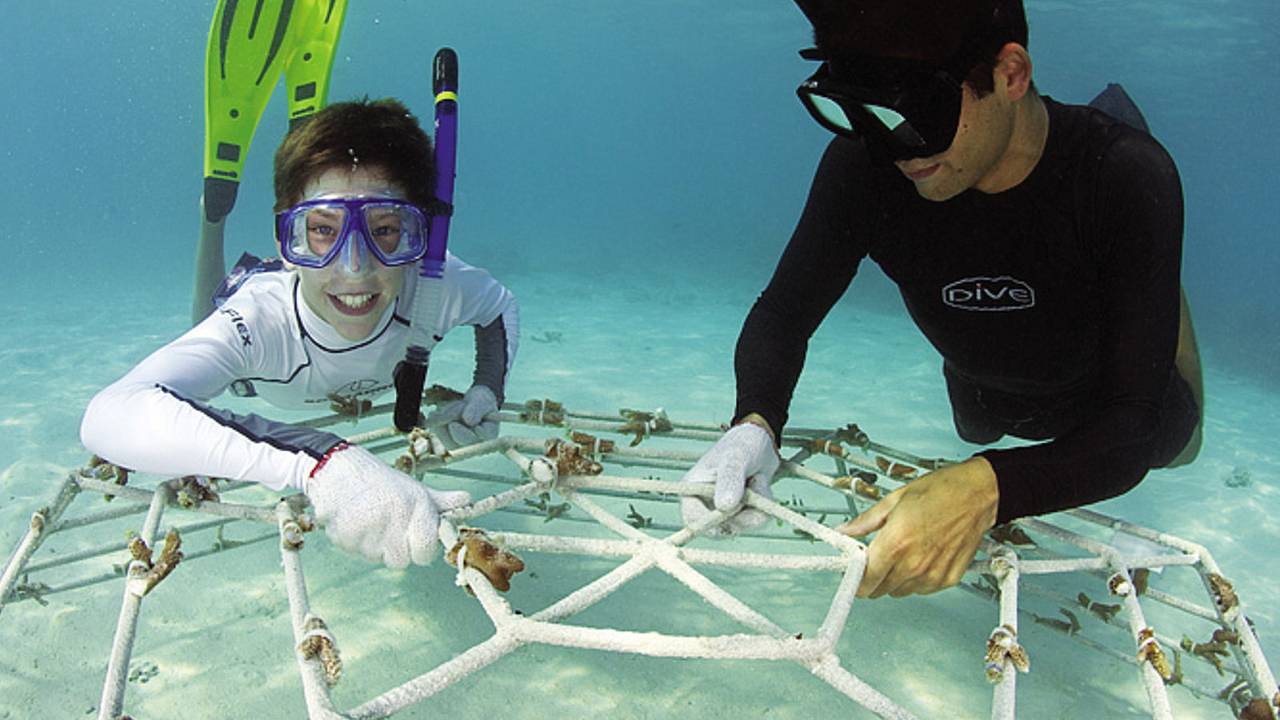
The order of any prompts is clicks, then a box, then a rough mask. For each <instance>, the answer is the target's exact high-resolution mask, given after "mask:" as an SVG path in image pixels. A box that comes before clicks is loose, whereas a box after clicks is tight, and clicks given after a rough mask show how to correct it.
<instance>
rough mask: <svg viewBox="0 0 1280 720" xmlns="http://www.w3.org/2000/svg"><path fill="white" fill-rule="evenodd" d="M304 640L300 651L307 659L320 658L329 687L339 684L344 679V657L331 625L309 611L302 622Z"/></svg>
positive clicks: (299, 645) (299, 648) (299, 644)
mask: <svg viewBox="0 0 1280 720" xmlns="http://www.w3.org/2000/svg"><path fill="white" fill-rule="evenodd" d="M302 632H303V636H302V642H300V643H298V652H300V653H302V657H303V658H305V659H307V660H314V659H316V658H319V659H320V664H321V666H322V667H323V668H324V681H325V683H326V684H327V685H328V686H329V687H333V686H334V685H337V684H338V680H340V679H342V657H341V656H340V655H339V654H338V644H337V643H336V642H335V641H334V639H333V635H332V634H331V633H330V632H329V627H328V626H327V625H325V624H324V620H321V619H320V618H319V617H318V616H316V615H313V614H310V613H308V614H307V617H306V619H305V620H304V621H303V624H302Z"/></svg>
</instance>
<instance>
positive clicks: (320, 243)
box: [276, 196, 427, 271]
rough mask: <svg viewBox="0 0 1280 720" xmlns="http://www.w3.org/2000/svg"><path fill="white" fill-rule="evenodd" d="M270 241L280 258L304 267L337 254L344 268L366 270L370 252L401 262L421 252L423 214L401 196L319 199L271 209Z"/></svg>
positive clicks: (391, 263)
mask: <svg viewBox="0 0 1280 720" xmlns="http://www.w3.org/2000/svg"><path fill="white" fill-rule="evenodd" d="M276 239H277V240H278V241H279V243H280V253H281V255H283V256H284V259H285V260H288V261H289V262H291V263H293V264H294V265H300V266H302V267H309V268H322V267H326V266H328V265H329V264H330V263H332V262H333V261H334V260H335V259H337V258H338V257H339V256H341V257H342V258H343V264H344V265H346V266H347V268H348V270H349V271H357V270H356V269H357V268H359V269H360V270H367V269H368V268H369V260H370V259H371V258H370V255H372V256H373V257H376V258H377V259H378V260H379V261H380V262H381V263H382V264H383V265H387V266H395V265H407V264H409V263H412V262H417V261H418V260H421V259H422V256H423V255H424V254H425V253H426V251H427V215H426V214H425V213H424V212H423V211H422V209H421V208H419V207H418V206H417V205H414V204H413V203H411V202H408V201H407V200H399V199H396V198H388V197H375V196H357V197H328V198H326V197H320V198H316V199H312V200H306V201H304V202H301V203H298V204H297V205H294V206H293V207H291V208H289V209H287V210H283V211H281V212H279V213H276Z"/></svg>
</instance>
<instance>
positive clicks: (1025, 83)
mask: <svg viewBox="0 0 1280 720" xmlns="http://www.w3.org/2000/svg"><path fill="white" fill-rule="evenodd" d="M992 73H993V74H994V77H993V78H992V80H994V81H995V86H996V87H1000V80H1001V79H1003V80H1004V86H1005V87H1006V88H1007V92H1008V94H1009V99H1010V100H1021V99H1022V96H1024V95H1026V94H1027V91H1029V90H1030V89H1031V54H1030V53H1028V52H1027V49H1026V48H1025V47H1023V46H1021V45H1019V44H1018V43H1015V42H1011V43H1006V44H1005V46H1004V47H1002V48H1000V52H999V53H997V54H996V62H995V67H994V68H993V69H992Z"/></svg>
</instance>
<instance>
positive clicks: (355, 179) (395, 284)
mask: <svg viewBox="0 0 1280 720" xmlns="http://www.w3.org/2000/svg"><path fill="white" fill-rule="evenodd" d="M322 195H324V196H335V197H353V196H356V195H383V196H386V197H394V198H401V199H403V198H404V197H405V195H404V191H403V190H402V189H401V188H398V187H396V186H395V185H393V184H392V183H391V181H390V180H388V179H387V177H386V175H385V173H383V172H382V171H381V169H379V168H364V167H357V168H356V169H355V170H354V171H352V170H350V169H348V168H330V169H329V170H327V171H325V172H324V173H322V174H321V175H319V176H318V177H316V178H314V179H312V180H311V181H310V182H308V183H307V186H306V188H305V189H304V190H303V197H304V198H315V197H319V196H322ZM343 255H344V256H345V255H346V253H343ZM409 267H412V265H399V266H396V267H387V266H386V265H383V264H382V262H381V261H380V260H378V259H377V258H376V257H374V256H373V254H372V253H370V252H368V250H367V249H363V251H362V252H360V253H356V254H355V257H354V258H352V262H351V264H350V265H349V264H348V262H347V260H346V258H345V257H338V258H335V259H334V261H333V262H332V263H330V264H329V265H328V266H326V267H322V268H307V267H298V268H297V273H298V281H299V284H300V286H301V291H302V298H303V300H304V301H305V302H306V303H307V307H308V308H310V309H311V311H312V312H314V313H315V314H316V315H318V316H320V319H322V320H324V321H325V322H327V323H329V324H330V325H332V326H333V328H334V329H335V330H337V331H338V334H339V335H341V336H342V337H344V338H346V339H347V340H352V341H359V340H363V339H365V338H367V337H369V336H370V335H372V334H373V332H374V330H376V329H377V326H378V321H379V320H380V319H381V318H382V315H383V313H385V312H386V310H387V308H388V307H390V306H391V303H393V302H395V299H396V296H397V295H398V294H399V293H400V288H401V287H402V286H403V285H404V274H405V272H406V269H407V268H409Z"/></svg>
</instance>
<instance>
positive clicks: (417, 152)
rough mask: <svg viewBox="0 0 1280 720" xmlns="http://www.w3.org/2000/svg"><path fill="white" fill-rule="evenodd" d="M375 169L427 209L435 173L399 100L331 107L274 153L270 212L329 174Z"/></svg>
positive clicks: (427, 146) (425, 142)
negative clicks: (273, 197) (273, 202)
mask: <svg viewBox="0 0 1280 720" xmlns="http://www.w3.org/2000/svg"><path fill="white" fill-rule="evenodd" d="M358 166H364V167H377V168H380V169H381V170H383V171H384V172H385V173H386V174H387V176H388V177H389V179H390V180H391V181H392V182H394V183H395V184H396V185H398V186H399V187H401V188H403V189H404V191H405V192H406V193H407V195H408V197H407V199H408V200H409V201H410V202H412V203H414V204H415V205H418V206H419V207H422V208H429V207H430V206H431V204H432V199H433V198H434V195H433V192H434V189H435V188H434V187H433V185H434V180H435V168H434V167H433V165H432V154H431V138H430V137H428V135H427V134H426V132H424V131H423V130H422V126H421V125H419V124H418V119H417V118H416V117H414V116H413V113H411V112H409V109H408V108H407V107H405V106H404V103H401V102H400V101H399V100H396V99H393V98H385V99H382V100H369V99H368V98H363V99H360V100H355V101H351V102H341V103H334V104H332V105H329V106H328V107H325V108H324V109H322V110H321V111H320V112H318V113H316V114H315V115H313V116H311V118H309V119H308V120H306V121H304V122H303V123H302V124H301V125H298V126H297V127H295V128H293V129H291V130H290V131H289V134H288V135H286V136H285V138H284V141H283V142H281V143H280V147H279V148H278V149H277V150H276V158H275V190H276V205H275V209H276V212H279V211H281V210H284V209H286V208H289V207H291V206H293V205H296V204H297V203H299V202H301V201H302V200H303V197H302V192H303V189H305V188H306V186H307V183H308V182H310V181H311V180H312V179H313V178H315V177H317V176H319V175H321V174H323V173H324V172H325V171H327V170H329V169H330V168H335V167H336V168H355V167H358Z"/></svg>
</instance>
